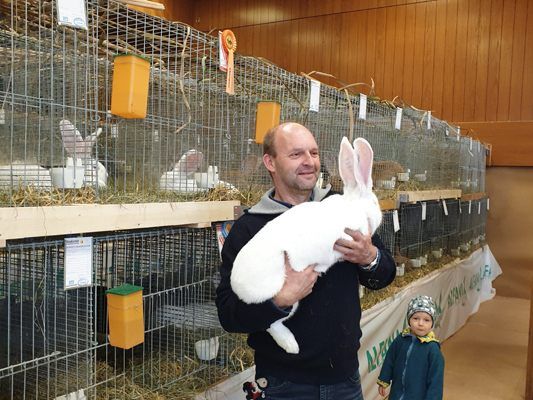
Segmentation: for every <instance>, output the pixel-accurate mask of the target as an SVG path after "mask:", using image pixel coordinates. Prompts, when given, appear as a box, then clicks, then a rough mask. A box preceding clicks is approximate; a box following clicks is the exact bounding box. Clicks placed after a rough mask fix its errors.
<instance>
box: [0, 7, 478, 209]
mask: <svg viewBox="0 0 533 400" xmlns="http://www.w3.org/2000/svg"><path fill="white" fill-rule="evenodd" d="M0 9H1V10H2V12H3V14H2V17H0V54H2V55H3V56H4V57H2V58H1V61H0V70H1V71H3V74H2V76H3V78H2V79H0V95H2V96H3V97H4V98H5V102H4V105H3V109H4V110H5V113H6V119H5V121H6V123H5V124H4V125H1V126H0V144H1V145H2V146H3V148H5V149H7V151H6V152H4V153H2V154H1V155H0V170H2V168H6V170H9V172H6V173H7V175H6V178H5V179H4V180H2V176H0V183H1V184H0V187H1V188H2V193H1V195H0V199H1V200H2V204H4V205H6V206H14V205H23V206H24V205H33V204H34V202H32V201H30V200H29V199H27V196H22V198H21V196H20V193H19V190H18V186H17V184H18V182H19V180H22V182H24V183H25V185H26V184H27V183H28V184H29V183H33V184H36V186H38V187H43V185H46V186H48V187H50V177H44V176H43V177H37V178H38V179H39V180H37V181H36V179H37V178H36V177H35V176H34V175H31V176H30V175H29V174H30V172H29V170H33V171H35V170H36V169H39V171H41V169H43V170H49V169H50V170H51V168H61V167H63V166H65V165H66V164H67V163H68V159H69V158H72V159H73V160H74V162H75V163H78V161H77V159H78V158H77V157H76V154H69V147H68V145H67V144H66V142H65V135H63V133H64V132H63V133H62V132H61V131H60V121H65V120H68V121H69V123H71V124H72V126H73V127H75V128H76V129H77V130H79V132H80V137H82V138H84V140H85V139H87V138H88V137H90V135H91V134H92V133H95V132H97V131H98V129H101V134H99V136H98V135H97V137H96V139H95V143H94V147H92V148H91V149H90V150H91V151H90V152H88V151H84V152H82V154H81V156H82V157H81V158H80V160H81V161H80V162H81V163H82V164H83V166H84V168H85V174H84V183H83V185H84V186H88V187H93V188H94V189H95V193H94V196H95V198H94V199H92V198H91V199H90V200H92V201H94V202H97V203H107V202H120V201H124V202H133V203H139V202H146V201H149V202H152V201H155V202H157V201H167V200H168V199H169V197H172V198H173V199H175V200H176V201H187V200H191V199H192V200H195V199H196V197H195V196H196V195H198V196H199V197H204V196H206V195H209V196H211V195H212V194H211V193H210V191H209V190H206V189H211V188H212V186H213V185H211V186H209V187H203V186H202V183H201V182H202V180H201V179H199V180H198V179H196V178H195V176H194V173H195V172H197V173H206V172H205V171H208V170H209V167H216V168H217V169H218V175H217V178H216V179H217V181H219V182H220V183H221V184H222V186H225V187H228V188H235V189H236V190H239V191H240V192H241V194H243V196H244V197H245V199H244V202H245V204H247V202H248V201H249V199H248V200H247V199H246V196H247V195H246V194H247V193H248V192H250V190H249V188H250V187H251V186H254V187H257V188H258V190H259V191H263V192H264V191H265V190H266V189H267V188H268V187H269V186H270V184H271V183H270V178H269V176H268V173H267V172H266V170H265V169H264V168H263V167H262V165H261V156H262V149H261V145H260V144H259V143H257V142H256V138H255V122H256V121H255V117H256V104H257V102H259V101H264V100H265V99H268V100H269V101H276V102H278V103H280V104H281V105H282V107H281V121H295V122H300V123H303V124H304V125H306V126H307V127H308V128H309V129H310V130H311V131H313V132H314V133H315V136H316V139H317V142H318V144H319V147H320V149H321V158H322V161H323V162H322V164H323V170H322V171H321V172H322V174H323V179H324V181H325V183H330V184H331V185H332V187H333V188H334V189H336V190H342V185H340V180H339V173H338V170H337V166H336V159H337V153H338V147H339V143H340V141H341V138H342V137H343V136H348V137H350V138H354V137H356V136H360V137H364V138H366V139H367V140H369V142H370V143H371V145H372V146H373V148H374V153H375V162H376V164H375V165H376V168H375V174H376V179H375V187H376V189H379V192H378V196H379V197H380V198H384V199H387V198H391V197H392V196H393V193H394V192H395V191H398V190H406V189H407V190H418V189H445V188H462V189H463V188H464V190H469V191H475V190H476V189H478V190H479V189H481V188H484V179H485V175H484V174H485V172H484V159H485V158H484V157H485V148H484V146H483V145H480V143H479V142H477V141H471V140H470V139H467V138H463V137H459V136H457V135H455V133H456V132H457V129H456V128H455V127H453V126H451V125H449V124H447V123H446V122H444V121H440V120H438V119H435V118H433V119H432V121H433V122H432V124H431V127H428V126H426V121H427V120H428V113H427V112H425V111H421V110H417V109H416V108H414V107H409V106H408V105H405V104H401V103H402V102H401V101H398V100H397V99H394V100H393V101H387V100H381V99H379V98H378V97H376V96H374V95H372V96H369V97H368V102H367V104H368V107H367V113H366V114H367V116H366V118H364V119H361V118H358V117H359V113H360V106H361V104H360V96H359V94H357V93H355V94H351V93H350V92H349V91H348V89H347V88H350V90H353V91H355V86H354V85H345V87H344V88H341V89H339V88H335V87H332V86H328V85H325V84H324V85H321V88H320V110H319V112H312V111H310V110H309V107H308V104H309V96H310V82H309V75H305V74H304V75H305V76H300V75H296V74H293V73H290V72H288V71H285V70H283V69H281V68H279V67H277V66H276V65H274V64H272V63H270V62H268V61H267V60H263V59H260V58H256V57H250V56H241V55H239V54H236V55H235V83H236V87H235V95H234V96H229V95H227V94H226V93H225V82H226V79H225V78H226V77H225V74H224V73H223V72H221V71H220V70H219V68H218V39H217V37H215V36H210V35H208V34H205V33H202V32H199V31H197V30H195V29H192V28H191V27H190V26H188V25H185V24H181V23H174V22H170V21H165V20H162V19H159V18H157V17H152V16H149V15H146V14H143V13H141V12H138V11H135V10H132V9H130V8H128V7H126V6H125V5H123V4H120V3H118V2H115V1H105V2H104V1H101V0H88V1H87V21H88V29H87V31H84V30H77V29H73V28H70V27H68V26H62V25H58V23H57V19H56V14H57V13H56V11H57V10H56V3H55V1H38V0H31V1H22V0H16V1H11V2H8V1H5V0H3V1H1V2H0ZM118 53H129V54H136V55H140V56H143V57H148V58H149V59H150V60H151V67H150V91H149V96H148V109H147V116H146V118H145V119H143V120H129V119H126V118H122V117H119V116H116V115H113V114H110V113H109V112H108V109H109V104H110V100H111V92H112V91H111V87H112V73H113V56H114V55H115V54H118ZM19 65H24V68H23V69H18V70H17V74H13V73H12V71H13V70H15V69H17V68H18V67H17V66H19ZM81 76H83V77H86V78H85V79H78V78H79V77H81ZM396 104H397V105H401V106H402V107H403V109H404V113H403V116H402V119H401V127H400V129H396V127H395V120H396V118H395V117H396V108H395V105H396ZM30 127H31V128H30ZM456 136H457V137H459V138H460V140H456V139H455V137H456ZM193 150H194V152H196V154H201V157H199V159H197V160H196V161H197V164H195V165H193V167H194V168H191V170H190V171H189V170H187V176H184V174H183V171H184V170H183V168H182V169H180V168H181V167H183V163H182V164H181V167H180V161H181V160H182V159H183V158H184V157H185V158H187V157H186V155H187V154H188V153H189V152H192V151H193ZM72 151H73V149H72V148H70V152H72ZM74 153H76V152H75V151H74ZM189 154H190V153H189ZM13 165H15V166H20V165H25V166H27V167H28V168H27V170H28V171H25V172H20V171H18V170H17V171H14V170H13V168H12V167H13ZM76 165H78V164H76ZM392 166H394V168H391V167H392ZM17 168H18V167H17ZM41 172H43V171H41ZM41 172H39V174H40V173H41ZM398 174H403V175H402V176H403V177H400V176H399V175H398ZM409 174H410V180H409V181H406V179H407V177H406V176H405V175H409ZM0 175H1V174H0ZM52 183H53V182H52ZM53 184H54V185H56V184H55V183H53ZM25 185H24V186H25ZM61 191H65V192H66V191H68V189H61ZM168 191H171V192H175V193H174V194H175V195H176V196H170V195H169V193H167V192H168ZM226 195H227V194H226V193H224V195H223V197H224V198H226V197H227V196H226ZM209 196H208V197H209ZM235 196H236V197H239V196H237V195H235ZM47 197H48V196H47V195H45V194H43V201H42V203H39V204H43V205H47V204H57V203H56V200H55V199H56V198H60V197H59V196H56V195H55V194H54V195H51V196H50V197H53V198H54V200H53V201H49V199H47ZM84 200H85V197H84V196H82V197H80V198H78V197H77V196H72V195H70V194H69V195H65V196H64V198H63V199H62V200H57V202H58V203H59V204H73V203H75V202H77V201H84Z"/></svg>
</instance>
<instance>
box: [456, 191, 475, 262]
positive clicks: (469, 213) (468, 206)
mask: <svg viewBox="0 0 533 400" xmlns="http://www.w3.org/2000/svg"><path fill="white" fill-rule="evenodd" d="M475 202H476V200H466V201H461V218H460V219H461V222H460V230H459V242H460V243H459V247H460V249H461V251H463V252H468V251H470V249H471V247H472V239H473V238H474V233H475V229H474V226H475V220H474V212H477V210H475Z"/></svg>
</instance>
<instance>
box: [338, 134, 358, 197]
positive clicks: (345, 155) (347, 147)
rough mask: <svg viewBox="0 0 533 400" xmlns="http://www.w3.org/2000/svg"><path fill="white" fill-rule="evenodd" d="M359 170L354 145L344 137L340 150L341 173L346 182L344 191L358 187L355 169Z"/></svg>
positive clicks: (343, 180)
mask: <svg viewBox="0 0 533 400" xmlns="http://www.w3.org/2000/svg"><path fill="white" fill-rule="evenodd" d="M356 170H357V158H356V154H355V151H354V149H353V148H352V145H351V144H350V142H349V141H348V139H346V137H343V138H342V141H341V148H340V150H339V174H340V176H341V179H342V182H343V183H344V191H345V192H347V191H353V190H355V189H356V188H357V179H356V176H355V171H356Z"/></svg>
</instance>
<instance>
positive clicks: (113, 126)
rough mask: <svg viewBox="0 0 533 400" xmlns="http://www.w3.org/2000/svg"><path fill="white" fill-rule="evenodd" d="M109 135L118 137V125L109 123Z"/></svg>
mask: <svg viewBox="0 0 533 400" xmlns="http://www.w3.org/2000/svg"><path fill="white" fill-rule="evenodd" d="M111 137H112V138H113V139H116V138H118V125H117V124H111Z"/></svg>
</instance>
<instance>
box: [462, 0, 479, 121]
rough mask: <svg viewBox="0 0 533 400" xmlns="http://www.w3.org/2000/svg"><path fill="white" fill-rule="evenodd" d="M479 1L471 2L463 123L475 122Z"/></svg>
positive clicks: (473, 0) (469, 8) (471, 0)
mask: <svg viewBox="0 0 533 400" xmlns="http://www.w3.org/2000/svg"><path fill="white" fill-rule="evenodd" d="M479 7H480V3H479V0H470V1H469V7H468V28H467V37H466V42H467V43H468V44H467V46H466V71H465V82H464V87H465V90H464V105H463V117H462V120H463V121H473V120H474V107H475V104H476V74H477V57H478V48H479Z"/></svg>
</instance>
